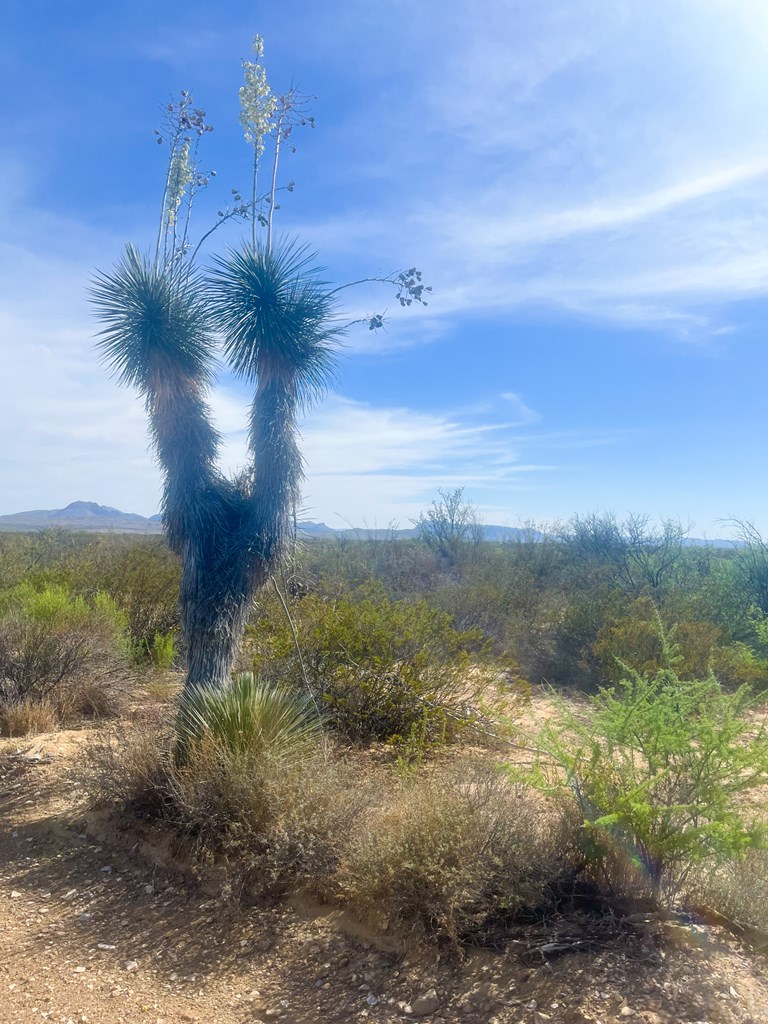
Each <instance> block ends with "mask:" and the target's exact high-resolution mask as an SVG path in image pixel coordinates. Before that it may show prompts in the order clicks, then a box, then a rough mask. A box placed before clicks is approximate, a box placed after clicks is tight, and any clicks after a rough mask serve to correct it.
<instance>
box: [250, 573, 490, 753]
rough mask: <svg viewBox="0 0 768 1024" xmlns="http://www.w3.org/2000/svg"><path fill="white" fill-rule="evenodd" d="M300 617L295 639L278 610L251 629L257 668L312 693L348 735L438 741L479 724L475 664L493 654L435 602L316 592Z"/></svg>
mask: <svg viewBox="0 0 768 1024" xmlns="http://www.w3.org/2000/svg"><path fill="white" fill-rule="evenodd" d="M291 615H292V621H293V625H294V627H295V630H296V636H295V637H294V634H293V630H292V628H291V623H290V622H289V621H288V619H287V618H286V616H285V614H284V612H283V609H282V608H281V607H280V605H279V604H278V603H271V604H266V603H265V604H264V605H262V611H261V615H260V616H259V618H257V620H256V621H255V622H254V623H253V624H252V625H251V627H250V628H249V631H248V646H249V650H250V653H251V657H252V659H253V666H254V669H255V671H256V672H257V673H258V674H261V675H264V676H266V677H267V678H270V679H273V680H283V681H285V682H287V683H288V684H289V685H291V686H293V687H294V688H296V689H306V687H307V686H308V687H309V689H310V691H311V692H312V694H313V695H314V697H315V700H316V702H317V704H318V706H319V707H320V708H321V709H322V710H323V712H324V714H325V715H326V716H327V718H328V719H329V720H330V721H331V722H332V724H333V725H334V727H335V728H336V729H337V730H338V731H340V732H341V733H343V734H344V735H346V736H347V737H349V738H351V739H355V740H363V741H367V740H372V739H380V740H391V739H395V738H407V737H411V736H413V735H414V733H416V732H418V733H420V734H422V735H424V736H425V737H426V738H431V739H433V740H436V739H437V738H439V737H446V736H448V735H449V734H453V733H454V732H455V731H456V730H458V729H459V728H460V727H461V726H462V725H464V724H467V722H469V721H470V720H471V718H472V712H471V710H470V705H471V703H472V695H473V690H475V691H476V690H478V689H480V688H481V686H480V684H479V683H475V684H474V685H473V684H472V683H471V682H470V677H471V673H470V671H469V670H470V664H471V660H472V658H473V657H475V658H481V659H482V658H483V657H484V656H485V654H486V652H487V643H486V640H485V638H484V637H483V634H482V633H481V632H480V631H479V630H466V631H459V630H457V629H455V628H454V626H453V622H452V619H451V617H450V615H448V614H446V613H445V612H441V611H438V610H436V609H435V608H432V607H431V606H430V605H429V604H428V603H427V602H426V601H424V600H421V601H413V602H407V601H393V600H391V599H390V598H388V597H387V596H386V595H384V594H382V593H381V591H380V590H378V589H376V588H367V589H365V590H364V591H363V592H362V595H361V596H360V597H359V598H358V599H356V600H352V599H350V598H339V599H337V600H329V599H325V598H323V597H322V596H320V595H318V594H309V595H307V596H306V597H302V598H301V599H299V600H298V601H295V602H294V603H293V606H292V611H291ZM299 652H301V653H300V655H299Z"/></svg>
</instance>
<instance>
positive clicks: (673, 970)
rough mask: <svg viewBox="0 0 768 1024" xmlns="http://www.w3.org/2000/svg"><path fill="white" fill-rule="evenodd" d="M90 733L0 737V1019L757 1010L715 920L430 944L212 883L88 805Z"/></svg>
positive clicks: (628, 1015)
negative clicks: (250, 905)
mask: <svg viewBox="0 0 768 1024" xmlns="http://www.w3.org/2000/svg"><path fill="white" fill-rule="evenodd" d="M88 739H89V733H88V731H87V730H83V731H70V732H63V733H58V734H51V735H47V736H43V737H38V738H37V739H35V740H33V741H24V742H19V741H0V822H1V825H0V827H1V828H2V833H1V834H0V1024H26V1022H40V1021H48V1022H51V1024H76V1022H94V1024H117V1022H126V1024H128V1022H131V1024H133V1022H137V1021H147V1022H148V1024H177V1022H199V1024H219V1022H221V1024H230V1022H231V1024H241V1022H257V1021H269V1020H280V1021H283V1022H288V1024H310V1022H312V1024H314V1022H326V1021H327V1022H350V1021H358V1020H360V1021H370V1022H382V1024H383V1022H394V1021H405V1020H424V1021H431V1022H433V1024H440V1022H449V1024H458V1022H470V1024H479V1022H482V1024H518V1022H526V1024H528V1022H531V1024H544V1022H547V1021H554V1022H562V1024H582V1022H602V1024H607V1022H609V1021H622V1020H634V1021H637V1022H644V1024H677V1022H683V1021H689V1022H695V1021H699V1022H709V1024H735V1022H741V1024H749V1022H755V1024H757V1022H760V1024H763V1022H768V982H767V981H766V980H765V969H766V961H765V960H764V959H763V958H761V957H760V956H759V955H757V954H756V953H754V952H753V951H751V950H750V949H748V948H747V947H745V946H743V945H741V944H740V943H739V942H738V941H737V940H736V939H735V938H734V937H733V936H731V935H730V933H728V932H726V931H724V930H722V929H718V928H714V927H705V926H702V925H695V924H691V925H688V926H684V927H679V926H678V927H673V928H669V927H667V928H666V930H664V928H663V927H662V925H661V924H659V923H658V922H654V921H651V922H650V923H643V922H624V923H621V924H617V923H611V922H607V923H604V924H603V925H600V926H599V927H597V926H594V925H592V924H590V923H588V922H584V921H580V920H574V919H571V920H569V921H565V920H552V921H548V922H545V923H542V924H537V925H536V926H531V927H527V928H519V929H516V930H514V931H513V932H512V935H511V938H512V941H511V942H510V943H509V945H508V946H507V947H506V949H505V950H503V951H500V952H492V951H488V950H484V951H477V952H475V953H471V954H469V955H467V956H466V957H464V958H461V959H457V958H456V957H455V956H453V957H445V956H444V957H443V958H442V959H440V958H439V957H438V955H437V954H436V953H435V952H434V951H431V952H430V951H426V952H425V951H423V950H422V951H414V950H406V948H405V947H404V946H403V943H402V942H401V941H398V940H395V939H392V938H386V937H376V936H373V935H369V934H366V932H365V931H364V930H363V929H362V928H355V927H354V926H353V925H352V924H351V923H350V922H349V921H346V920H345V919H344V918H342V917H341V915H340V914H339V913H338V912H336V911H333V910H331V909H328V908H322V907H314V908H313V907H307V906H303V907H298V906H296V907H291V906H280V907H272V908H266V909H258V910H253V909H245V908H242V907H239V906H237V905H236V904H235V903H234V902H233V901H230V900H227V899H225V898H222V897H221V896H220V895H218V896H212V895H211V894H210V893H206V892H204V891H202V890H201V888H200V887H199V886H198V885H197V884H196V883H194V881H192V880H190V879H188V878H185V877H184V876H181V875H179V874H178V873H172V872H170V871H168V870H167V869H163V868H160V867H158V866H157V865H155V866H153V865H152V864H151V863H150V862H148V861H147V860H146V859H145V858H144V857H142V855H141V853H140V851H139V849H138V846H137V841H136V836H135V833H133V832H132V831H131V830H130V829H128V828H126V829H120V828H119V827H117V826H115V825H111V826H107V827H106V828H105V826H104V822H103V820H102V821H101V822H99V820H97V819H94V818H93V817H91V818H89V817H87V816H86V815H85V813H84V810H83V805H82V801H81V799H80V793H79V789H78V783H77V771H76V767H77V762H78V758H79V753H80V751H81V749H82V747H83V745H84V744H85V743H87V742H88ZM553 946H555V947H558V948H552V947H553Z"/></svg>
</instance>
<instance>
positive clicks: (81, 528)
mask: <svg viewBox="0 0 768 1024" xmlns="http://www.w3.org/2000/svg"><path fill="white" fill-rule="evenodd" d="M298 526H299V530H300V531H301V532H302V533H303V534H304V536H305V537H307V538H309V539H318V540H320V539H323V538H328V537H340V538H343V537H345V538H350V539H353V540H389V539H392V538H397V539H398V540H405V539H408V538H410V537H415V536H416V533H417V531H416V529H415V528H414V527H404V528H402V529H392V528H389V527H387V528H385V529H378V528H373V529H369V528H368V527H361V526H345V527H343V528H341V529H336V528H335V527H333V526H328V525H327V524H326V523H322V522H321V523H316V522H313V521H312V520H304V521H301V520H300V521H299V523H298ZM56 528H58V529H63V530H70V531H72V532H87V533H136V534H147V535H159V534H161V533H162V532H163V524H162V516H161V515H159V514H156V515H153V516H149V517H147V516H141V515H139V514H138V513H136V512H122V511H121V510H120V509H118V508H112V506H110V505H99V504H98V503H97V502H95V501H72V502H70V503H69V505H66V506H65V507H64V508H57V509H32V510H30V511H27V512H14V513H11V514H10V515H5V516H0V532H6V533H8V532H18V533H26V532H31V531H35V530H46V529H56ZM483 531H484V537H483V539H484V540H487V541H519V540H524V539H533V540H536V541H543V540H546V539H547V534H545V533H542V532H540V531H539V530H531V529H529V528H526V527H519V526H499V525H497V524H492V523H491V524H488V525H487V526H485V525H484V526H483ZM683 543H684V544H685V546H686V547H714V548H730V547H739V546H741V544H740V542H739V541H731V540H724V539H722V538H712V539H707V538H699V537H686V539H685V540H684V542H683Z"/></svg>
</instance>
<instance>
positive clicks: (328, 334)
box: [209, 242, 341, 401]
mask: <svg viewBox="0 0 768 1024" xmlns="http://www.w3.org/2000/svg"><path fill="white" fill-rule="evenodd" d="M313 261H314V257H313V255H312V254H311V253H310V252H309V251H308V250H307V248H306V247H305V246H297V245H296V244H295V243H294V242H287V243H282V244H280V245H277V246H275V247H273V248H272V249H270V250H268V249H266V248H264V247H263V246H257V247H256V248H255V249H254V248H253V247H250V246H246V247H244V248H242V249H240V250H232V251H230V253H229V254H228V256H227V257H226V258H223V259H222V258H217V259H215V260H214V263H215V266H216V269H215V271H214V272H213V274H212V275H211V277H210V281H209V295H210V298H211V303H212V306H213V309H214V311H215V313H216V316H217V320H218V322H219V324H220V325H221V327H222V329H223V332H224V335H225V344H224V352H225V355H226V357H227V360H228V362H229V364H230V366H231V367H232V369H233V371H234V372H235V373H236V374H238V375H239V376H241V377H244V378H245V379H247V380H250V381H260V382H262V383H264V382H266V381H270V380H275V381H279V382H280V383H281V384H282V385H283V386H284V387H285V388H286V389H288V390H289V391H290V392H291V393H292V394H293V396H294V397H295V398H297V399H298V400H299V401H307V400H310V399H312V398H314V397H316V396H317V395H319V394H321V393H322V392H323V391H324V390H325V388H326V387H327V386H328V384H329V382H330V380H331V379H332V377H333V369H334V362H335V359H334V353H333V342H334V341H335V340H336V339H337V338H338V336H339V334H340V333H341V332H340V329H339V328H338V327H337V326H336V325H334V303H333V299H332V298H331V296H330V295H329V293H328V290H327V288H326V286H325V284H324V282H323V281H321V280H320V279H319V277H318V275H319V273H320V272H321V271H320V268H318V267H317V266H316V265H315V264H314V262H313Z"/></svg>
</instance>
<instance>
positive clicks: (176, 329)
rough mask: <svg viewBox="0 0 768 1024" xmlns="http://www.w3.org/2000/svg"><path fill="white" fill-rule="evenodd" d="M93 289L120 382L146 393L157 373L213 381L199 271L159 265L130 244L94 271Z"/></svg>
mask: <svg viewBox="0 0 768 1024" xmlns="http://www.w3.org/2000/svg"><path fill="white" fill-rule="evenodd" d="M90 294H91V301H92V302H93V305H94V308H95V311H96V315H97V317H98V318H99V320H101V322H102V323H103V324H104V325H105V326H104V329H103V330H102V331H101V332H100V334H99V341H98V343H97V344H98V348H99V349H100V351H101V355H102V358H103V361H104V363H105V365H106V366H107V367H108V369H109V370H110V372H111V373H112V374H113V375H114V376H115V377H116V378H117V381H118V383H120V384H122V385H132V386H134V387H136V388H137V389H138V390H139V391H140V392H141V393H142V394H144V395H146V394H147V393H148V392H149V391H150V390H151V389H152V387H153V384H155V383H156V381H157V380H158V379H163V381H164V382H165V384H166V385H169V384H170V385H171V386H172V385H173V382H174V381H180V382H181V381H184V380H186V381H189V380H191V381H194V382H195V383H196V384H198V385H205V384H207V383H208V382H209V381H210V378H211V375H212V370H213V342H212V339H211V334H210V319H209V316H208V311H207V309H206V305H205V302H204V299H203V292H202V289H201V287H200V284H199V282H198V281H197V279H196V278H195V277H189V276H188V275H187V274H186V272H182V269H181V268H179V269H173V268H170V267H164V266H157V265H155V264H154V263H152V262H151V261H150V260H149V259H147V258H146V257H145V256H142V254H141V253H140V252H139V251H138V250H137V249H136V248H135V247H134V246H132V245H128V246H126V249H125V254H124V255H123V258H122V259H121V260H120V262H119V263H118V264H117V266H116V267H115V269H114V271H113V272H112V273H111V274H104V273H98V274H97V275H96V278H95V280H94V283H93V285H92V286H91V290H90Z"/></svg>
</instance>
